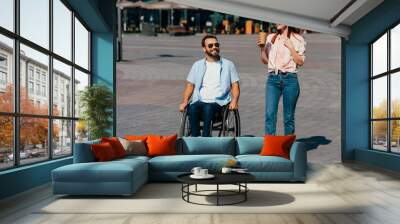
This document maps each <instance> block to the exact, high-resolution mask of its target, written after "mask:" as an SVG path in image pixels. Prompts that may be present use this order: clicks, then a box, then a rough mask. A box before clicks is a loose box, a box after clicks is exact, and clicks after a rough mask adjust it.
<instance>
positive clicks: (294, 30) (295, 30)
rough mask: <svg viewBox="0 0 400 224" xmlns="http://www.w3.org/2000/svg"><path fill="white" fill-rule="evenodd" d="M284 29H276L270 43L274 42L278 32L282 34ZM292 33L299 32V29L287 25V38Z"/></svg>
mask: <svg viewBox="0 0 400 224" xmlns="http://www.w3.org/2000/svg"><path fill="white" fill-rule="evenodd" d="M283 31H284V30H278V32H276V34H275V35H274V36H273V37H272V40H271V42H272V44H274V43H275V40H276V38H277V37H278V35H279V34H282V32H283ZM292 33H296V34H300V30H299V29H297V28H294V27H291V26H288V33H287V38H290V36H291V35H292Z"/></svg>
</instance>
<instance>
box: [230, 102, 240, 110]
mask: <svg viewBox="0 0 400 224" xmlns="http://www.w3.org/2000/svg"><path fill="white" fill-rule="evenodd" d="M228 108H229V110H237V109H238V103H237V102H236V101H234V100H232V101H231V102H230V103H229V107H228Z"/></svg>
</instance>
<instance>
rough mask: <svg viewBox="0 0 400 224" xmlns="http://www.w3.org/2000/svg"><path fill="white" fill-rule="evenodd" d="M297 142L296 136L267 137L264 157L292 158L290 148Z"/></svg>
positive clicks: (263, 149)
mask: <svg viewBox="0 0 400 224" xmlns="http://www.w3.org/2000/svg"><path fill="white" fill-rule="evenodd" d="M295 140H296V135H286V136H275V135H265V136H264V146H263V148H262V149H261V153H260V155H262V156H280V157H284V158H286V159H289V158H290V148H291V147H292V144H293V142H294V141H295Z"/></svg>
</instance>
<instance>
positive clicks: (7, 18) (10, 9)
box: [0, 0, 14, 31]
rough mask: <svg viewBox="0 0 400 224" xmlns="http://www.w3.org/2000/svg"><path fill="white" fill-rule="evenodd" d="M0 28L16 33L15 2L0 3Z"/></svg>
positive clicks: (2, 0)
mask: <svg viewBox="0 0 400 224" xmlns="http://www.w3.org/2000/svg"><path fill="white" fill-rule="evenodd" d="M0 26H2V27H3V28H6V29H8V30H10V31H14V0H1V1H0Z"/></svg>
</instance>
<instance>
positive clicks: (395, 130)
mask: <svg viewBox="0 0 400 224" xmlns="http://www.w3.org/2000/svg"><path fill="white" fill-rule="evenodd" d="M390 139H391V141H392V148H391V151H392V152H396V153H400V120H393V121H391V136H390Z"/></svg>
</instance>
